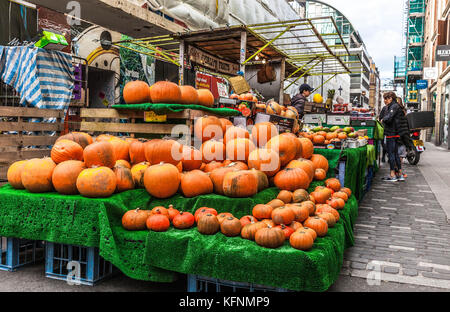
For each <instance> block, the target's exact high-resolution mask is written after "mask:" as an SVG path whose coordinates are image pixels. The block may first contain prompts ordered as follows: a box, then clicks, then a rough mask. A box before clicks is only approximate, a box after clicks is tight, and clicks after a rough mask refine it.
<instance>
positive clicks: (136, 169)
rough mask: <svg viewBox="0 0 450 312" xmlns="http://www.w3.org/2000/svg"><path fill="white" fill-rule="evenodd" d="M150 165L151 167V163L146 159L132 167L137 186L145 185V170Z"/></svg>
mask: <svg viewBox="0 0 450 312" xmlns="http://www.w3.org/2000/svg"><path fill="white" fill-rule="evenodd" d="M148 167H150V164H149V163H148V162H145V161H144V162H141V163H139V164H136V165H134V166H133V167H131V175H132V176H133V181H134V186H135V187H142V188H143V187H144V172H145V170H147V168H148Z"/></svg>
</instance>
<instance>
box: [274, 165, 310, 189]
mask: <svg viewBox="0 0 450 312" xmlns="http://www.w3.org/2000/svg"><path fill="white" fill-rule="evenodd" d="M274 183H275V186H276V187H278V188H279V189H281V190H288V191H291V192H293V191H295V190H297V189H307V188H308V187H309V184H310V179H309V176H308V174H307V173H306V172H305V171H304V170H303V169H300V168H286V169H284V170H281V171H280V172H278V173H277V174H276V175H275V179H274Z"/></svg>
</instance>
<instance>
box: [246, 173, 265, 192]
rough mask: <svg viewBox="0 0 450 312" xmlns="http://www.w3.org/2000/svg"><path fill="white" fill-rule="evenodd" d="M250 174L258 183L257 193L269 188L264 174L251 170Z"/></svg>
mask: <svg viewBox="0 0 450 312" xmlns="http://www.w3.org/2000/svg"><path fill="white" fill-rule="evenodd" d="M250 172H251V173H253V174H254V175H255V176H256V179H257V181H258V192H261V191H263V190H265V189H266V188H268V187H269V179H268V178H267V176H266V175H265V174H264V172H262V171H259V170H256V169H251V170H250Z"/></svg>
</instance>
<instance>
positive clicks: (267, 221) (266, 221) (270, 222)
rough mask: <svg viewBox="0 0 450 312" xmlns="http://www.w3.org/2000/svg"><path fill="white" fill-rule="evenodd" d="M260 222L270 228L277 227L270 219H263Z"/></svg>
mask: <svg viewBox="0 0 450 312" xmlns="http://www.w3.org/2000/svg"><path fill="white" fill-rule="evenodd" d="M261 222H263V223H264V224H266V225H267V226H271V227H275V226H277V225H276V223H275V222H273V220H272V219H263V220H261Z"/></svg>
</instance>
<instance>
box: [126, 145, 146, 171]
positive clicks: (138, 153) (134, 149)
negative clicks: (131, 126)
mask: <svg viewBox="0 0 450 312" xmlns="http://www.w3.org/2000/svg"><path fill="white" fill-rule="evenodd" d="M146 142H147V140H144V139H137V140H135V141H133V142H131V143H130V145H129V148H128V152H129V158H130V161H131V163H132V164H133V165H135V164H139V163H141V162H144V161H145V160H146V159H145V143H146Z"/></svg>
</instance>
